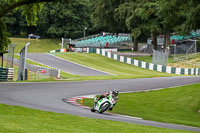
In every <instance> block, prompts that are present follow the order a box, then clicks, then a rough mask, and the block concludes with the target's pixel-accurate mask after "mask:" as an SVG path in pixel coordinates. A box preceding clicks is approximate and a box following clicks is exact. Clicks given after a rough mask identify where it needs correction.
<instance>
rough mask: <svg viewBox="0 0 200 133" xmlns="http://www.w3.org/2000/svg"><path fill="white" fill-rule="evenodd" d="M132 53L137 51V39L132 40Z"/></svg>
mask: <svg viewBox="0 0 200 133" xmlns="http://www.w3.org/2000/svg"><path fill="white" fill-rule="evenodd" d="M133 43H134V44H133V51H137V50H138V41H137V37H134V38H133Z"/></svg>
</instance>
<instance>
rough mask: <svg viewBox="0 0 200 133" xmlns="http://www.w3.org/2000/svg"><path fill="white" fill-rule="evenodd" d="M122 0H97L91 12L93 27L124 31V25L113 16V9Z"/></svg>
mask: <svg viewBox="0 0 200 133" xmlns="http://www.w3.org/2000/svg"><path fill="white" fill-rule="evenodd" d="M123 1H124V0H109V1H108V0H99V1H97V3H96V9H95V10H94V12H93V13H92V21H93V24H94V26H95V27H103V28H104V29H107V30H108V31H110V32H113V33H117V32H120V31H121V32H122V31H126V26H123V25H122V23H120V22H118V21H116V19H115V18H114V13H115V9H116V8H117V7H118V6H119V5H120V4H121V3H122V2H123Z"/></svg>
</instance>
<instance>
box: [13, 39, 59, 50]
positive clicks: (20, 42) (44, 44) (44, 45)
mask: <svg viewBox="0 0 200 133" xmlns="http://www.w3.org/2000/svg"><path fill="white" fill-rule="evenodd" d="M10 40H11V42H12V43H14V44H16V47H15V53H19V52H20V50H21V49H22V48H23V47H24V46H25V45H26V43H27V42H30V45H29V46H28V52H29V53H48V52H49V51H51V50H56V49H60V46H59V43H61V40H59V39H27V38H10Z"/></svg>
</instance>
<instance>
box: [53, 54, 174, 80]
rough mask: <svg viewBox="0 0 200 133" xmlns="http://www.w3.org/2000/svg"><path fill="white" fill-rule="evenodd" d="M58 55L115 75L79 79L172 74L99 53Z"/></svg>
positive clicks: (127, 77) (147, 76)
mask: <svg viewBox="0 0 200 133" xmlns="http://www.w3.org/2000/svg"><path fill="white" fill-rule="evenodd" d="M55 55H56V56H58V57H61V58H63V59H67V60H70V61H73V62H76V63H79V64H82V65H85V66H89V67H92V68H95V69H98V70H101V71H105V72H108V73H111V74H114V75H115V76H84V77H79V79H80V80H81V79H83V78H84V79H86V80H90V79H93V80H94V79H129V78H152V77H164V76H174V74H167V73H161V72H156V71H151V70H147V69H142V68H139V67H135V66H132V65H129V64H125V63H121V62H119V61H115V60H112V59H109V58H106V57H103V56H101V55H97V54H87V53H65V54H55Z"/></svg>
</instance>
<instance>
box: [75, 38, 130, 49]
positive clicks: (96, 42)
mask: <svg viewBox="0 0 200 133" xmlns="http://www.w3.org/2000/svg"><path fill="white" fill-rule="evenodd" d="M130 41H131V38H130V36H114V35H105V36H103V35H101V36H96V37H92V38H86V39H82V40H78V41H72V44H74V45H75V46H76V47H106V44H108V47H116V46H117V44H120V43H128V42H130Z"/></svg>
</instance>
